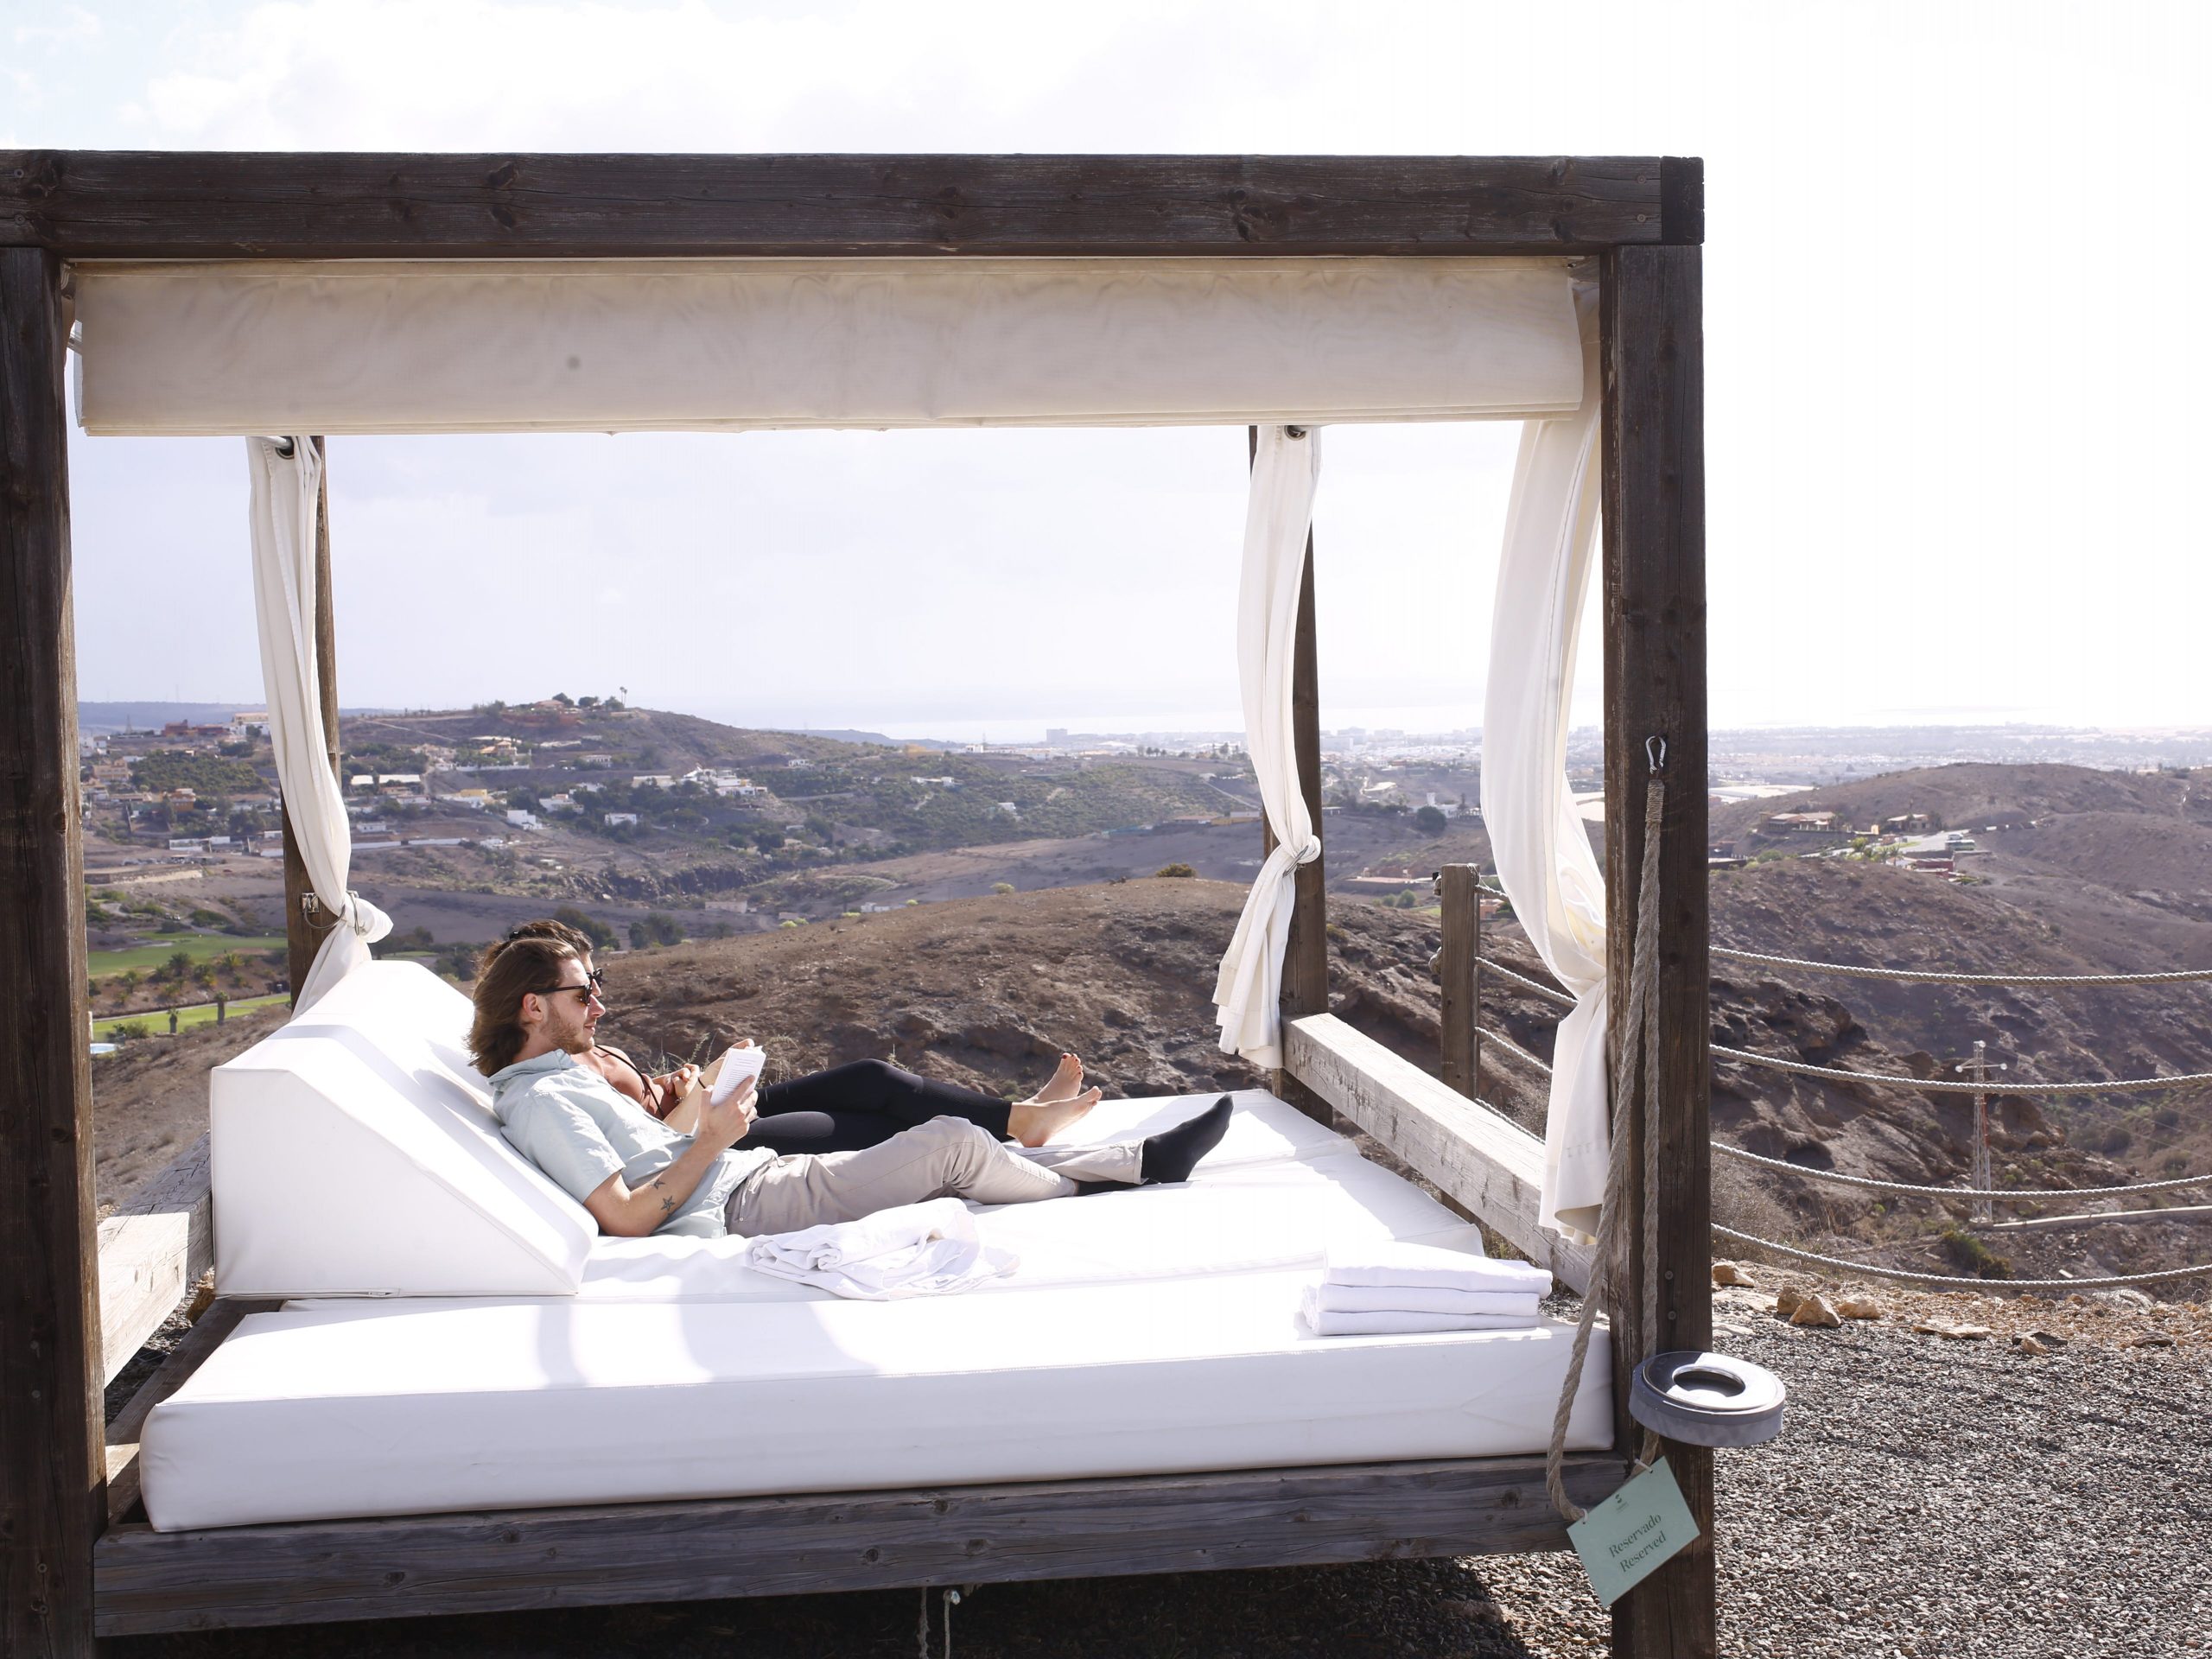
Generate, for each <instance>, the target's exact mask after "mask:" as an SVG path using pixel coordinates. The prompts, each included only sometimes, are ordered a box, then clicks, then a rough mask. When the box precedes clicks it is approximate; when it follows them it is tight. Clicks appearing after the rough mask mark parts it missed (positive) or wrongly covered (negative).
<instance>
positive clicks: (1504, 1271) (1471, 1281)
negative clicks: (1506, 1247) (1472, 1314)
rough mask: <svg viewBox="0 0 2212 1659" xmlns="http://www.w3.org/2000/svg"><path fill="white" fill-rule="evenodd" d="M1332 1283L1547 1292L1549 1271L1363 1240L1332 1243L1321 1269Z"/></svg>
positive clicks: (1524, 1264)
mask: <svg viewBox="0 0 2212 1659" xmlns="http://www.w3.org/2000/svg"><path fill="white" fill-rule="evenodd" d="M1321 1278H1322V1281H1323V1282H1324V1283H1326V1284H1332V1285H1403V1286H1416V1287H1421V1288H1422V1289H1427V1290H1503V1291H1510V1292H1514V1293H1517V1294H1522V1295H1526V1294H1529V1293H1530V1292H1532V1291H1533V1292H1534V1293H1535V1294H1537V1295H1539V1296H1548V1295H1549V1294H1551V1288H1552V1276H1551V1274H1548V1273H1547V1272H1545V1271H1544V1269H1543V1268H1538V1267H1532V1266H1530V1265H1529V1263H1528V1262H1509V1261H1503V1260H1499V1259H1495V1258H1492V1257H1491V1256H1487V1255H1469V1254H1468V1253H1467V1252H1465V1250H1447V1249H1444V1248H1442V1247H1441V1246H1440V1245H1435V1244H1395V1243H1388V1244H1365V1245H1356V1246H1348V1247H1345V1248H1344V1249H1332V1250H1331V1251H1330V1252H1329V1255H1328V1267H1327V1269H1326V1270H1325V1272H1324V1273H1323V1274H1322V1275H1321Z"/></svg>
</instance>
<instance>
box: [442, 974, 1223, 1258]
mask: <svg viewBox="0 0 2212 1659" xmlns="http://www.w3.org/2000/svg"><path fill="white" fill-rule="evenodd" d="M593 981H594V975H593V974H592V973H591V972H590V970H589V969H588V968H587V967H586V966H585V964H584V962H583V959H582V957H580V956H579V955H578V954H577V952H576V950H575V948H574V947H573V946H571V945H569V944H565V943H563V942H562V941H560V940H558V939H546V938H516V939H511V940H509V941H507V942H506V943H505V944H504V945H503V946H502V947H501V948H500V949H499V950H497V951H496V952H494V953H493V954H492V955H491V956H490V957H489V958H488V959H487V961H486V964H485V967H484V969H483V971H482V972H481V973H480V974H479V975H478V976H477V979H476V983H475V986H474V1001H475V1004H476V1018H475V1022H474V1025H473V1026H472V1027H470V1029H469V1033H468V1046H469V1052H470V1053H471V1054H472V1055H473V1056H474V1058H475V1060H476V1064H477V1065H478V1067H479V1068H480V1070H482V1071H483V1072H484V1073H485V1074H486V1076H487V1077H490V1079H491V1082H492V1109H493V1112H494V1113H495V1114H496V1115H497V1116H498V1117H499V1126H500V1128H501V1130H502V1131H503V1132H504V1133H505V1135H506V1138H507V1140H508V1141H511V1142H512V1144H513V1145H514V1146H515V1147H516V1148H517V1149H518V1150H519V1151H520V1152H521V1153H522V1154H523V1155H524V1157H526V1158H528V1159H529V1160H531V1162H532V1163H534V1164H536V1165H537V1167H538V1168H539V1169H541V1170H543V1172H544V1173H546V1174H547V1175H548V1176H549V1177H550V1178H551V1179H553V1181H554V1182H555V1183H556V1184H557V1185H560V1186H561V1187H562V1188H563V1189H564V1190H565V1191H567V1192H569V1194H570V1195H571V1196H572V1197H574V1198H575V1199H576V1200H577V1201H578V1202H580V1203H581V1204H582V1205H583V1206H584V1208H585V1209H587V1210H588V1211H590V1212H591V1217H592V1219H593V1220H594V1221H595V1222H597V1223H598V1224H599V1227H600V1230H601V1232H605V1233H609V1234H612V1235H613V1236H617V1237H622V1238H642V1237H644V1236H646V1235H648V1234H652V1233H677V1234H688V1235H690V1236H694V1237H703V1238H715V1237H720V1236H722V1235H723V1234H725V1233H737V1234H742V1235H746V1236H753V1235H757V1234H761V1233H784V1232H791V1231H795V1230H798V1229H799V1228H802V1227H812V1226H815V1225H817V1224H821V1223H824V1222H842V1221H857V1220H858V1219H860V1217H862V1216H868V1215H873V1214H874V1213H875V1212H876V1211H879V1210H888V1209H892V1208H894V1207H895V1206H897V1205H905V1204H918V1203H920V1202H922V1201H923V1200H924V1199H926V1198H944V1197H946V1196H952V1197H957V1198H970V1199H973V1200H975V1201H976V1202H977V1203H979V1204H1027V1203H1032V1202H1034V1201H1036V1200H1038V1199H1041V1198H1071V1197H1074V1196H1076V1195H1077V1194H1080V1193H1085V1192H1099V1191H1103V1190H1110V1189H1111V1188H1113V1187H1116V1186H1136V1185H1151V1184H1153V1183H1154V1182H1159V1181H1181V1180H1187V1179H1189V1178H1190V1173H1191V1171H1192V1169H1193V1168H1194V1167H1195V1166H1197V1164H1198V1160H1199V1159H1201V1158H1203V1157H1205V1154H1207V1153H1209V1152H1211V1151H1212V1150H1213V1148H1214V1147H1216V1146H1217V1145H1218V1144H1219V1143H1220V1141H1221V1137H1222V1135H1224V1133H1226V1132H1227V1130H1228V1127H1229V1100H1228V1097H1227V1096H1223V1097H1222V1098H1221V1099H1220V1100H1219V1101H1217V1102H1216V1103H1214V1105H1213V1106H1212V1107H1211V1109H1209V1110H1207V1111H1205V1112H1204V1113H1201V1114H1200V1115H1199V1116H1197V1117H1194V1118H1192V1119H1191V1120H1190V1121H1189V1122H1185V1123H1182V1124H1179V1125H1178V1126H1177V1127H1176V1128H1173V1129H1169V1130H1167V1131H1166V1132H1165V1133H1163V1134H1160V1135H1153V1136H1151V1137H1149V1138H1148V1139H1147V1140H1144V1141H1136V1142H1129V1143H1125V1144H1122V1145H1118V1146H1110V1147H1052V1146H1042V1147H1014V1146H1009V1145H1007V1144H1005V1143H1003V1142H1001V1141H999V1140H998V1139H997V1138H996V1137H995V1136H994V1135H992V1134H991V1132H990V1131H989V1130H988V1129H986V1128H983V1127H982V1126H981V1125H980V1124H976V1123H973V1122H969V1121H967V1120H966V1119H963V1118H957V1117H934V1118H931V1119H930V1120H929V1121H928V1122H925V1123H922V1124H920V1125H918V1126H917V1127H916V1128H911V1129H906V1130H904V1131H902V1132H901V1133H899V1134H897V1135H892V1136H891V1137H890V1138H889V1139H888V1140H886V1141H882V1142H880V1144H878V1145H876V1146H873V1147H867V1148H866V1149H864V1150H861V1151H856V1152H833V1153H823V1154H792V1155H779V1154H776V1153H774V1152H772V1151H769V1150H766V1149H762V1150H759V1151H745V1150H738V1149H735V1147H736V1143H737V1141H740V1140H741V1139H742V1138H743V1137H744V1135H745V1133H746V1131H747V1128H750V1127H751V1125H752V1122H753V1084H752V1082H751V1081H750V1080H748V1081H747V1083H745V1084H743V1085H741V1087H740V1088H739V1089H738V1090H736V1091H735V1092H734V1093H733V1094H731V1095H730V1096H728V1098H727V1099H725V1100H724V1101H722V1102H721V1103H720V1104H718V1105H717V1104H714V1103H709V1102H708V1101H706V1100H703V1099H702V1100H701V1101H700V1102H699V1104H698V1107H697V1116H696V1122H695V1123H693V1124H692V1126H691V1128H690V1133H688V1134H687V1133H685V1132H684V1131H683V1129H682V1128H676V1127H671V1125H670V1124H668V1123H665V1122H662V1121H661V1120H660V1119H659V1118H658V1117H655V1116H653V1115H652V1113H650V1112H648V1111H647V1110H645V1108H644V1107H642V1106H641V1105H639V1103H637V1102H636V1101H635V1100H633V1099H632V1098H630V1097H629V1096H626V1095H624V1094H622V1093H620V1092H619V1091H618V1090H616V1089H614V1087H613V1085H612V1084H609V1083H608V1082H607V1079H606V1078H605V1077H602V1076H601V1075H600V1073H599V1072H598V1071H596V1070H594V1069H593V1068H592V1067H590V1066H588V1065H585V1064H584V1063H583V1061H582V1059H581V1058H579V1056H581V1055H583V1054H587V1053H588V1052H591V1051H592V1048H593V1046H594V1033H595V1032H596V1030H597V1027H598V1025H599V1020H600V1016H601V1014H604V1013H606V1011H607V1005H606V1004H605V1003H603V1002H601V1001H600V999H599V993H598V989H597V987H596V986H595V985H594V982H593ZM686 1116H689V1114H688V1112H687V1114H686Z"/></svg>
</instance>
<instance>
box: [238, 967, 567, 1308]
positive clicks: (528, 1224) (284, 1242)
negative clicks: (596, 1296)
mask: <svg viewBox="0 0 2212 1659" xmlns="http://www.w3.org/2000/svg"><path fill="white" fill-rule="evenodd" d="M469 1012H470V1010H469V1002H468V999H467V997H465V996H463V995H461V994H460V993H459V992H458V991H456V990H454V988H452V987H451V986H449V985H447V984H446V983H445V982H443V981H442V980H440V979H439V978H438V977H437V976H435V975H434V974H432V973H430V972H429V970H427V969H423V968H422V967H419V966H417V965H416V964H415V963H401V962H378V963H368V964H367V965H365V966H364V967H362V968H359V969H356V970H355V971H354V972H353V973H352V974H349V975H348V976H346V978H345V979H344V980H343V981H342V982H340V984H339V985H338V986H336V987H335V988H334V989H332V990H331V991H330V992H329V993H328V994H327V995H325V996H324V997H323V998H322V999H321V1001H318V1002H316V1003H315V1006H314V1007H312V1008H311V1009H309V1010H308V1012H307V1013H306V1014H303V1015H302V1016H301V1017H300V1018H299V1019H297V1020H294V1021H293V1022H292V1023H291V1024H289V1025H288V1026H286V1027H283V1029H282V1030H281V1031H278V1032H277V1033H275V1034H274V1035H272V1036H270V1037H268V1038H266V1039H264V1040H263V1041H261V1042H259V1043H257V1044H255V1045H254V1046H253V1047H251V1048H250V1049H248V1050H247V1051H246V1052H245V1053H244V1054H241V1055H239V1056H238V1058H236V1059H234V1060H232V1061H230V1062H229V1063H228V1064H226V1065H220V1066H218V1067H217V1068H216V1069H215V1071H214V1072H213V1075H212V1077H211V1079H210V1084H209V1106H210V1136H211V1143H212V1144H211V1154H212V1156H211V1162H212V1166H213V1190H214V1205H215V1282H216V1287H217V1288H218V1289H219V1291H221V1292H222V1294H225V1295H226V1296H291V1295H335V1296H361V1295H369V1296H501V1295H510V1296H549V1295H550V1296H565V1295H570V1294H574V1293H575V1288H576V1287H577V1285H578V1283H579V1282H580V1281H582V1275H583V1270H584V1264H585V1262H586V1259H587V1257H588V1253H589V1251H590V1249H591V1245H592V1242H593V1240H594V1238H595V1237H596V1236H597V1235H598V1229H597V1228H596V1227H594V1225H593V1224H592V1219H591V1217H590V1216H589V1215H588V1214H587V1213H586V1212H585V1211H584V1209H583V1207H582V1205H579V1204H577V1203H576V1202H575V1200H574V1199H572V1198H569V1196H568V1194H566V1193H565V1192H562V1191H561V1190H560V1188H558V1187H556V1185H553V1183H552V1182H550V1181H549V1180H547V1179H545V1178H544V1177H543V1175H541V1174H539V1173H537V1170H535V1169H533V1168H532V1167H531V1166H530V1164H529V1163H528V1162H527V1161H526V1160H524V1159H523V1158H522V1157H521V1156H520V1155H519V1154H517V1153H516V1152H515V1150H514V1149H513V1148H512V1147H510V1146H509V1145H508V1144H507V1143H506V1141H505V1140H504V1139H502V1138H501V1136H500V1135H499V1124H498V1123H497V1122H495V1121H494V1120H493V1116H492V1111H491V1096H490V1093H489V1090H487V1089H486V1085H485V1083H484V1079H483V1078H482V1077H480V1076H479V1075H478V1074H477V1072H476V1071H475V1070H474V1067H472V1066H471V1065H469V1062H468V1057H467V1052H466V1050H465V1049H464V1047H463V1046H462V1039H463V1038H464V1036H465V1035H466V1033H467V1028H468V1020H469Z"/></svg>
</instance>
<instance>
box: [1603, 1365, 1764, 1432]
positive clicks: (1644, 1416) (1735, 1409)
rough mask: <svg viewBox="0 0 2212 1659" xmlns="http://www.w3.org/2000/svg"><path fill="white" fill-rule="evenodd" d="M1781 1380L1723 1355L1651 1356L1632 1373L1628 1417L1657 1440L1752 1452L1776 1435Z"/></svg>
mask: <svg viewBox="0 0 2212 1659" xmlns="http://www.w3.org/2000/svg"><path fill="white" fill-rule="evenodd" d="M1787 1392H1788V1391H1787V1390H1786V1389H1783V1386H1782V1379H1781V1378H1780V1377H1778V1376H1776V1375H1775V1374H1774V1373H1773V1372H1772V1371H1770V1370H1767V1369H1766V1367H1765V1366H1764V1365H1754V1364H1752V1363H1750V1362H1749V1361H1748V1360H1741V1359H1735V1358H1732V1357H1730V1356H1729V1355H1726V1354H1699V1353H1688V1352H1683V1353H1672V1354H1654V1355H1652V1357H1650V1358H1649V1359H1647V1360H1645V1361H1644V1362H1643V1364H1641V1365H1639V1366H1637V1368H1636V1381H1635V1383H1634V1385H1633V1386H1632V1387H1631V1388H1630V1390H1629V1401H1628V1410H1629V1415H1630V1416H1631V1417H1633V1418H1635V1419H1636V1421H1637V1422H1639V1423H1642V1424H1643V1426H1644V1427H1646V1428H1648V1429H1649V1430H1650V1431H1651V1432H1652V1433H1655V1434H1656V1435H1658V1436H1659V1437H1660V1438H1661V1439H1662V1440H1681V1441H1682V1442H1683V1443H1684V1444H1686V1445H1688V1446H1758V1445H1760V1444H1762V1443H1763V1442H1764V1441H1767V1440H1772V1439H1774V1438H1775V1436H1777V1434H1779V1433H1782V1405H1783V1400H1784V1398H1785V1397H1786V1396H1787Z"/></svg>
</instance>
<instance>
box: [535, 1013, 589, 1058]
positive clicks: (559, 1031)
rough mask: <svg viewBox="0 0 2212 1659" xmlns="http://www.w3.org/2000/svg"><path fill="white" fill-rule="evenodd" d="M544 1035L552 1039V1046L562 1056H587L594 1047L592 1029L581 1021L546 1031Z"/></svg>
mask: <svg viewBox="0 0 2212 1659" xmlns="http://www.w3.org/2000/svg"><path fill="white" fill-rule="evenodd" d="M545 1034H546V1035H547V1036H548V1037H550V1039H552V1041H553V1046H554V1047H556V1048H557V1049H559V1050H560V1051H561V1052H563V1053H564V1054H588V1053H590V1052H591V1051H592V1049H593V1047H594V1038H593V1034H592V1028H591V1027H590V1026H589V1025H588V1024H586V1023H585V1022H584V1021H583V1020H577V1021H576V1022H575V1024H573V1025H569V1026H563V1027H557V1028H555V1029H550V1030H548V1031H547V1032H546V1033H545Z"/></svg>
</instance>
